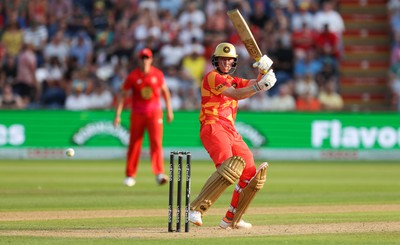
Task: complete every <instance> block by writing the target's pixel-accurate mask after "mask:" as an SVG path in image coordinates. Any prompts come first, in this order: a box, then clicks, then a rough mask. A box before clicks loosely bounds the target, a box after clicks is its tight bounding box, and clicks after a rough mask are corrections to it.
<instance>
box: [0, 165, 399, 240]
mask: <svg viewBox="0 0 400 245" xmlns="http://www.w3.org/2000/svg"><path fill="white" fill-rule="evenodd" d="M124 165H125V163H124V161H123V160H116V161H74V160H59V161H55V160H45V161H38V160H35V161H26V160H25V161H24V160H7V161H6V160H1V161H0V244H111V243H112V244H132V243H134V244H145V243H147V244H149V243H151V244H161V243H163V244H217V243H220V244H243V243H244V242H253V243H254V244H258V243H261V242H262V243H269V244H400V242H399V241H400V231H399V230H397V231H394V232H393V231H392V232H385V231H382V232H379V233H371V232H365V233H341V234H339V235H337V234H312V235H285V236H282V235H275V236H259V237H257V236H250V237H229V236H228V237H223V238H219V237H218V238H190V237H186V238H180V237H179V236H177V237H174V238H173V239H172V240H165V239H166V238H165V239H161V238H160V239H154V238H152V239H149V238H141V239H127V238H109V237H100V238H75V237H67V238H65V237H52V236H43V237H36V236H28V235H25V236H23V235H15V236H10V235H1V232H2V231H32V230H33V231H38V232H40V231H62V230H79V229H85V230H86V229H88V230H93V231H95V230H97V229H132V228H160V227H162V228H164V227H165V229H166V225H167V224H166V216H165V217H164V216H154V217H115V218H104V217H102V218H79V219H49V220H45V219H42V220H25V221H2V220H1V216H2V214H6V213H7V212H16V211H27V212H28V211H64V210H145V209H165V210H166V209H167V203H168V186H157V185H156V184H155V178H154V176H153V175H152V174H151V167H150V163H149V162H148V161H143V162H142V163H141V165H140V167H139V172H138V178H137V185H136V186H134V187H132V188H127V187H124V186H123V185H122V181H123V179H124ZM166 167H167V166H166ZM212 171H214V167H213V164H212V163H211V162H201V161H192V182H191V183H192V199H193V198H194V197H195V196H196V195H197V194H198V192H199V191H200V189H201V187H202V185H203V183H204V181H205V180H206V178H207V177H208V176H209V175H210V173H212ZM166 172H168V169H167V168H166ZM399 173H400V162H350V161H349V162H271V163H270V168H269V172H268V180H267V183H266V185H265V186H264V189H263V190H261V191H260V192H259V193H258V194H257V196H256V198H255V199H254V201H253V203H252V205H251V207H259V208H265V207H271V208H274V207H275V208H277V207H294V206H304V207H309V206H311V207H313V206H315V207H317V206H335V205H336V206H341V205H343V206H346V205H387V204H397V205H398V204H400V181H399ZM232 188H233V187H229V189H228V191H226V192H225V193H224V194H223V195H222V196H221V197H220V199H219V200H218V201H217V202H216V203H215V204H214V206H213V207H212V209H218V208H220V209H224V208H226V207H227V205H228V203H229V200H230V197H231V192H232ZM222 215H223V213H221V214H218V215H215V214H212V215H207V216H206V218H205V219H204V226H206V227H215V226H216V224H218V222H219V220H220V218H221V216H222ZM246 217H247V218H248V219H249V220H251V222H252V223H253V225H255V226H256V225H260V226H262V225H295V224H331V223H332V224H333V223H345V222H400V210H391V211H379V210H378V211H363V210H360V211H357V212H345V211H343V212H328V213H321V212H307V213H301V212H297V213H296V212H288V213H271V214H268V215H255V214H254V213H250V214H248V215H246ZM170 238H171V237H170Z"/></svg>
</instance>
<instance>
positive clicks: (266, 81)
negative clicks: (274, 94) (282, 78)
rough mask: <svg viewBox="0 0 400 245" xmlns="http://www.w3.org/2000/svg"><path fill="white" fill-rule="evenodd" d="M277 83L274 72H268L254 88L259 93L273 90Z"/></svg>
mask: <svg viewBox="0 0 400 245" xmlns="http://www.w3.org/2000/svg"><path fill="white" fill-rule="evenodd" d="M275 83H276V76H275V73H274V71H273V70H270V71H268V73H267V74H265V75H263V76H262V77H261V79H260V81H258V82H257V83H256V84H255V85H254V87H255V90H257V91H260V90H262V91H267V90H269V89H271V88H272V87H273V86H274V85H275Z"/></svg>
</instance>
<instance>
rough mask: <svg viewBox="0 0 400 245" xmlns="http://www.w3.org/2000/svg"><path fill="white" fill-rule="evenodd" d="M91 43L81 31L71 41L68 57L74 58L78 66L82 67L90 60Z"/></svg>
mask: <svg viewBox="0 0 400 245" xmlns="http://www.w3.org/2000/svg"><path fill="white" fill-rule="evenodd" d="M92 54H93V47H92V41H91V39H90V38H89V36H87V34H86V33H85V32H83V31H81V32H79V33H78V35H77V36H76V37H74V38H73V39H72V41H71V49H70V56H73V57H76V58H77V60H78V64H79V66H81V67H83V66H85V65H87V64H89V62H90V61H91V60H92Z"/></svg>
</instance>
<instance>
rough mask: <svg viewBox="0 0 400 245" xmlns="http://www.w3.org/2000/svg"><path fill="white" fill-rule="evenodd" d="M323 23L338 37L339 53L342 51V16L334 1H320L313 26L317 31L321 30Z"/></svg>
mask: <svg viewBox="0 0 400 245" xmlns="http://www.w3.org/2000/svg"><path fill="white" fill-rule="evenodd" d="M325 25H328V27H329V31H330V32H333V33H334V34H335V35H336V36H337V38H338V47H339V48H338V50H339V55H341V53H342V49H343V47H342V46H343V44H342V41H343V40H342V34H343V32H344V31H345V26H344V21H343V18H342V16H341V15H340V14H339V13H338V12H337V11H336V10H335V2H334V1H332V0H327V1H324V2H323V3H322V10H319V11H318V12H317V13H316V14H315V18H314V28H315V29H316V30H317V31H318V32H323V31H324V28H325Z"/></svg>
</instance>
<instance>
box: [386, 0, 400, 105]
mask: <svg viewBox="0 0 400 245" xmlns="http://www.w3.org/2000/svg"><path fill="white" fill-rule="evenodd" d="M387 6H388V10H389V20H390V30H391V37H392V47H391V48H392V49H391V56H390V69H389V82H390V83H389V85H390V89H391V92H392V96H391V98H392V105H393V107H395V110H397V111H400V0H389V1H388V4H387Z"/></svg>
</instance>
